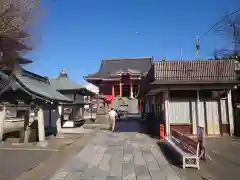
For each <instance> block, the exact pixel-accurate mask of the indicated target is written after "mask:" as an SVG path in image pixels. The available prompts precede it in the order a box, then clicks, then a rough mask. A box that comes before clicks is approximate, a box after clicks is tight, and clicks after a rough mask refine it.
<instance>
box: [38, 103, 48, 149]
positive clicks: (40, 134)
mask: <svg viewBox="0 0 240 180" xmlns="http://www.w3.org/2000/svg"><path fill="white" fill-rule="evenodd" d="M43 112H44V111H43V108H42V107H40V108H39V110H38V113H37V118H38V141H39V142H38V144H37V145H38V146H41V147H45V146H47V144H48V143H47V141H46V140H45V129H44V114H43Z"/></svg>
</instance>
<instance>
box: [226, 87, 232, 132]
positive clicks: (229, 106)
mask: <svg viewBox="0 0 240 180" xmlns="http://www.w3.org/2000/svg"><path fill="white" fill-rule="evenodd" d="M227 99H228V117H229V126H230V135H231V136H232V135H234V120H233V118H234V117H233V105H232V90H231V89H230V90H229V91H228V95H227Z"/></svg>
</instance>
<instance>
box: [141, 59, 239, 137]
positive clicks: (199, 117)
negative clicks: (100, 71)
mask: <svg viewBox="0 0 240 180" xmlns="http://www.w3.org/2000/svg"><path fill="white" fill-rule="evenodd" d="M237 83H238V81H237V80H236V72H235V62H234V61H233V60H199V61H155V62H154V63H153V65H152V67H151V69H150V71H149V72H148V74H147V75H146V76H145V78H144V79H143V80H142V81H141V83H140V95H139V97H140V99H141V103H142V107H143V112H145V113H151V114H153V118H152V121H151V122H149V123H151V127H152V132H153V133H154V134H159V124H160V123H163V124H164V125H165V133H166V134H169V133H170V129H171V128H174V129H177V130H179V131H181V132H183V133H186V134H192V135H196V133H197V126H201V127H204V128H205V133H206V135H223V134H230V135H232V134H233V133H234V120H233V119H234V115H233V105H232V89H233V88H234V86H235V85H236V84H237Z"/></svg>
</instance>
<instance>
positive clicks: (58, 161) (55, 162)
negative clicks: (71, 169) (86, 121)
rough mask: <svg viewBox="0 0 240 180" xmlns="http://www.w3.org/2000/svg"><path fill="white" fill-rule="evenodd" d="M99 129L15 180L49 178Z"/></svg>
mask: <svg viewBox="0 0 240 180" xmlns="http://www.w3.org/2000/svg"><path fill="white" fill-rule="evenodd" d="M99 130H100V129H99V128H95V129H94V131H93V132H91V133H90V134H86V135H84V136H83V137H82V138H80V139H79V140H77V141H76V142H74V143H72V144H71V145H69V146H67V147H65V148H64V149H62V150H61V151H60V152H56V153H55V154H53V155H52V156H51V157H50V158H49V159H47V160H46V161H43V162H41V163H40V164H38V165H37V166H36V167H34V168H33V169H31V170H29V171H27V172H25V173H23V174H21V175H20V177H18V178H17V179H16V180H44V179H47V178H48V177H50V176H51V175H52V174H53V173H54V172H55V171H56V170H57V169H58V168H59V167H60V166H61V165H62V164H63V163H64V162H66V161H67V160H68V159H69V158H71V157H72V156H73V155H75V154H76V153H77V152H79V151H81V150H82V149H83V148H84V146H85V145H86V144H87V143H88V142H89V141H90V140H91V139H92V138H93V137H95V136H96V135H97V133H98V132H99Z"/></svg>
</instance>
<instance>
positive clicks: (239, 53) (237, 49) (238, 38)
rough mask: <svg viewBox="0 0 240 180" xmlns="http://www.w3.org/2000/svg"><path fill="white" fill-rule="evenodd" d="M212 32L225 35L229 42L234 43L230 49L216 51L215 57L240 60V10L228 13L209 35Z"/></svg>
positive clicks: (213, 27)
mask: <svg viewBox="0 0 240 180" xmlns="http://www.w3.org/2000/svg"><path fill="white" fill-rule="evenodd" d="M210 31H213V32H214V33H217V34H219V35H224V36H225V37H227V41H228V42H230V43H232V46H231V47H230V48H221V49H217V50H216V49H215V51H214V57H215V58H216V59H224V58H233V59H236V58H240V9H238V10H236V11H234V12H232V13H226V15H225V16H224V18H223V19H221V20H220V21H218V22H217V23H215V24H214V25H213V26H212V27H211V28H210V29H209V31H208V32H207V33H209V32H210ZM207 33H206V34H207Z"/></svg>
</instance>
